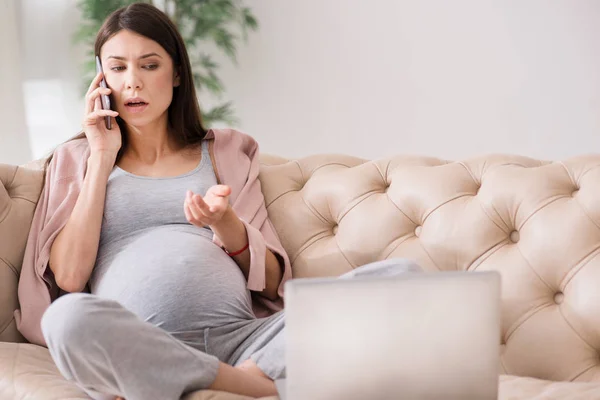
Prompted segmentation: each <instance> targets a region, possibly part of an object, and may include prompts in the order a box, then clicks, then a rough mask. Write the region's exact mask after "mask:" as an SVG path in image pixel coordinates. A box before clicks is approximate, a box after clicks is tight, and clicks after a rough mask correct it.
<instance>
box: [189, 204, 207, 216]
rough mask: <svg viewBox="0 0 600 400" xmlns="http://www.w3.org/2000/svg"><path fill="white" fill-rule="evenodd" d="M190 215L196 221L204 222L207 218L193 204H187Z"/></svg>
mask: <svg viewBox="0 0 600 400" xmlns="http://www.w3.org/2000/svg"><path fill="white" fill-rule="evenodd" d="M188 206H189V210H190V213H191V214H192V217H193V218H194V219H195V220H196V221H205V219H206V218H207V216H206V215H205V214H204V213H203V212H202V210H201V209H200V208H199V207H198V205H197V204H196V203H195V202H191V203H188Z"/></svg>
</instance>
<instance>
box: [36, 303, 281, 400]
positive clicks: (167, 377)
mask: <svg viewBox="0 0 600 400" xmlns="http://www.w3.org/2000/svg"><path fill="white" fill-rule="evenodd" d="M42 331H43V333H44V338H45V339H46V343H47V344H48V349H49V350H50V354H51V355H52V358H53V359H54V361H55V363H56V365H57V366H58V369H59V370H60V372H61V373H62V375H63V376H64V377H65V378H67V379H68V380H71V381H74V382H75V383H77V384H78V385H79V386H80V387H82V388H83V389H84V390H86V391H88V392H89V393H105V394H110V395H112V396H121V397H124V398H126V399H127V400H137V399H144V400H152V399H157V400H158V399H161V400H162V399H179V398H180V397H181V396H182V395H183V394H185V393H188V392H191V391H194V390H199V389H207V388H210V389H216V390H224V391H229V392H232V393H239V394H245V395H250V396H263V395H271V394H274V393H276V390H275V387H274V385H273V383H272V382H270V381H269V380H267V379H262V378H258V377H255V376H251V375H250V374H247V373H244V372H243V371H240V370H238V369H235V368H233V367H231V366H228V365H226V364H224V363H221V362H220V361H219V360H218V359H217V358H216V357H214V356H211V355H208V354H206V353H203V352H201V351H199V350H197V349H194V348H191V347H189V346H187V345H185V344H183V343H181V342H180V341H178V340H176V339H175V338H173V337H172V336H171V335H169V334H168V333H167V332H165V331H163V330H162V329H160V328H158V327H156V326H154V325H152V324H150V323H147V322H144V321H142V320H141V319H139V318H138V317H137V316H136V315H135V314H133V313H131V312H130V311H128V310H126V309H125V308H124V307H122V306H121V305H120V304H119V303H117V302H115V301H112V300H106V299H101V298H99V297H97V296H93V295H89V294H83V293H74V294H68V295H65V296H62V297H61V298H59V299H58V300H56V301H55V302H54V303H52V304H51V305H50V307H49V308H48V310H47V311H46V313H45V314H44V316H43V318H42Z"/></svg>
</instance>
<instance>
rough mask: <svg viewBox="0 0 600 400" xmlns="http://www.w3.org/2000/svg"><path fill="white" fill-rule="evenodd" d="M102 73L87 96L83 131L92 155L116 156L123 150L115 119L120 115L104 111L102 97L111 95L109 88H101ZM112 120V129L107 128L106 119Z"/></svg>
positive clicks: (96, 78) (119, 131)
mask: <svg viewBox="0 0 600 400" xmlns="http://www.w3.org/2000/svg"><path fill="white" fill-rule="evenodd" d="M101 80H102V73H99V74H98V75H96V77H95V78H94V80H93V81H92V83H91V84H90V88H89V89H88V91H87V94H86V95H85V117H84V119H83V131H84V132H85V136H86V137H87V140H88V143H89V145H90V151H91V153H107V154H112V155H115V156H116V154H117V153H118V152H119V149H120V148H121V144H122V143H121V129H120V128H119V124H117V121H116V119H115V117H116V116H117V115H119V113H118V112H116V111H113V110H103V109H102V103H101V100H100V95H101V94H105V95H110V93H111V90H110V89H109V88H103V87H101V86H100V81H101ZM106 116H108V117H110V118H111V120H112V121H111V122H112V124H111V129H110V130H109V129H107V128H106V122H105V120H104V117H106Z"/></svg>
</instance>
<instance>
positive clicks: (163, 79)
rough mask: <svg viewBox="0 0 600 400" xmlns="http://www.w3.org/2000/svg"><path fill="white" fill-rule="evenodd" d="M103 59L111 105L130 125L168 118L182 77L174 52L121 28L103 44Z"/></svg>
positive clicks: (101, 55)
mask: <svg viewBox="0 0 600 400" xmlns="http://www.w3.org/2000/svg"><path fill="white" fill-rule="evenodd" d="M100 59H101V61H102V69H103V70H104V76H105V78H106V83H107V85H108V87H109V88H110V89H111V90H112V93H111V95H112V99H111V101H112V103H111V106H112V109H113V110H115V111H117V112H118V113H119V116H120V117H121V118H122V119H123V120H125V122H126V123H127V124H128V125H132V126H134V127H138V128H141V127H143V126H145V125H148V124H150V123H154V122H157V121H159V120H161V119H164V120H165V121H166V119H167V110H168V108H169V105H170V104H171V100H172V99H173V87H175V86H178V85H179V77H178V76H177V74H176V72H175V71H174V68H173V60H172V59H171V56H169V54H168V53H167V52H166V51H165V49H163V48H162V46H161V45H159V44H158V43H157V42H155V41H153V40H151V39H148V38H147V37H145V36H142V35H138V34H137V33H134V32H132V31H129V30H121V31H119V32H118V33H117V34H116V35H114V36H113V37H112V38H110V39H109V40H108V41H106V43H104V45H103V46H102V48H101V51H100Z"/></svg>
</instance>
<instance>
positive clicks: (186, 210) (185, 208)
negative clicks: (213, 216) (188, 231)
mask: <svg viewBox="0 0 600 400" xmlns="http://www.w3.org/2000/svg"><path fill="white" fill-rule="evenodd" d="M183 213H184V214H185V218H186V219H187V220H188V221H189V223H191V224H195V223H196V219H195V218H194V216H193V215H192V213H191V211H190V206H189V204H188V203H187V202H185V203H184V204H183Z"/></svg>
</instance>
